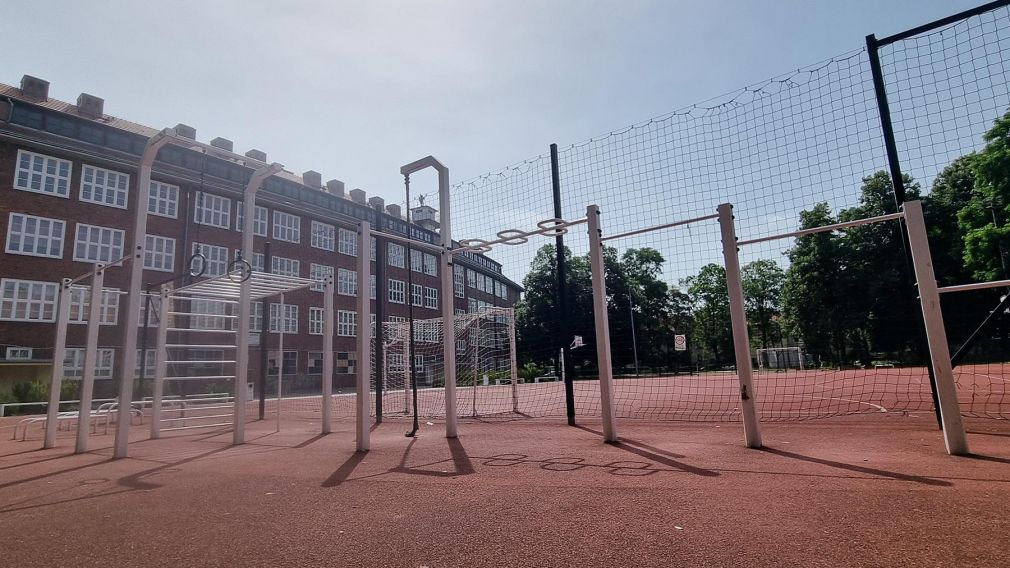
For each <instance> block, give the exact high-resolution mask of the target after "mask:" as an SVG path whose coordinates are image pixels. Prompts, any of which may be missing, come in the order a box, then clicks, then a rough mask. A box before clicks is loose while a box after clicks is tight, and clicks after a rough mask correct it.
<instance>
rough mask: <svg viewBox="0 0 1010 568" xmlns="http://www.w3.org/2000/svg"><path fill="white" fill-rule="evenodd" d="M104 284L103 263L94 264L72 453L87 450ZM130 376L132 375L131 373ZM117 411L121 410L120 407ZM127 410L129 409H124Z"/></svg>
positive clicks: (80, 452)
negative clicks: (75, 442)
mask: <svg viewBox="0 0 1010 568" xmlns="http://www.w3.org/2000/svg"><path fill="white" fill-rule="evenodd" d="M104 285H105V270H104V265H102V264H96V265H95V268H94V270H93V271H92V273H91V290H90V292H89V302H90V305H89V306H88V329H87V336H86V339H85V340H84V374H83V375H82V376H81V394H80V396H79V397H78V398H79V399H80V409H78V411H77V445H76V446H75V447H74V453H76V454H82V453H84V452H86V451H88V431H89V430H90V428H91V397H92V394H93V393H94V392H95V363H96V361H95V359H96V358H97V357H98V328H99V327H100V326H101V323H102V289H103V287H104ZM131 376H132V375H131ZM119 412H123V409H122V408H120V409H119ZM126 412H129V409H126Z"/></svg>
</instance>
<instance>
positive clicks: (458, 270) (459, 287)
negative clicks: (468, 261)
mask: <svg viewBox="0 0 1010 568" xmlns="http://www.w3.org/2000/svg"><path fill="white" fill-rule="evenodd" d="M464 270H465V269H464V268H463V267H462V266H460V265H458V264H455V265H453V267H452V291H453V293H454V295H455V296H456V297H457V298H462V297H463V296H464V293H465V292H466V282H465V280H464V276H463V272H464Z"/></svg>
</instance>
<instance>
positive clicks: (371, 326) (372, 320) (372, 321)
mask: <svg viewBox="0 0 1010 568" xmlns="http://www.w3.org/2000/svg"><path fill="white" fill-rule="evenodd" d="M368 328H369V329H370V330H371V336H372V337H375V314H370V315H369V316H368Z"/></svg>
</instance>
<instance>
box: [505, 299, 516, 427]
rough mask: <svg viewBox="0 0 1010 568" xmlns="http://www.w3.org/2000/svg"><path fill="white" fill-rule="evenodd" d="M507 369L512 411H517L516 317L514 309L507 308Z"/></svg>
mask: <svg viewBox="0 0 1010 568" xmlns="http://www.w3.org/2000/svg"><path fill="white" fill-rule="evenodd" d="M505 313H507V314H508V325H509V370H510V371H511V373H512V412H519V368H518V367H517V366H516V318H515V315H516V313H515V310H513V309H511V308H509V309H508V311H507V312H505Z"/></svg>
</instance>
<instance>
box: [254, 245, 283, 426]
mask: <svg viewBox="0 0 1010 568" xmlns="http://www.w3.org/2000/svg"><path fill="white" fill-rule="evenodd" d="M272 261H273V259H272V258H271V256H270V241H267V242H265V243H263V271H264V272H269V271H270V263H271V262H272ZM260 315H261V316H262V317H261V318H260V373H259V377H257V380H256V382H257V383H259V384H258V385H257V386H258V387H259V390H260V401H259V402H260V405H259V406H260V408H259V411H260V412H259V415H260V420H263V418H264V417H265V416H266V409H267V341H268V340H269V338H270V304H269V303H268V302H267V301H266V298H264V299H263V311H262V312H260ZM280 358H281V364H282V365H283V361H284V354H283V353H281V355H280ZM280 404H281V401H280V399H277V406H280Z"/></svg>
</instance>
